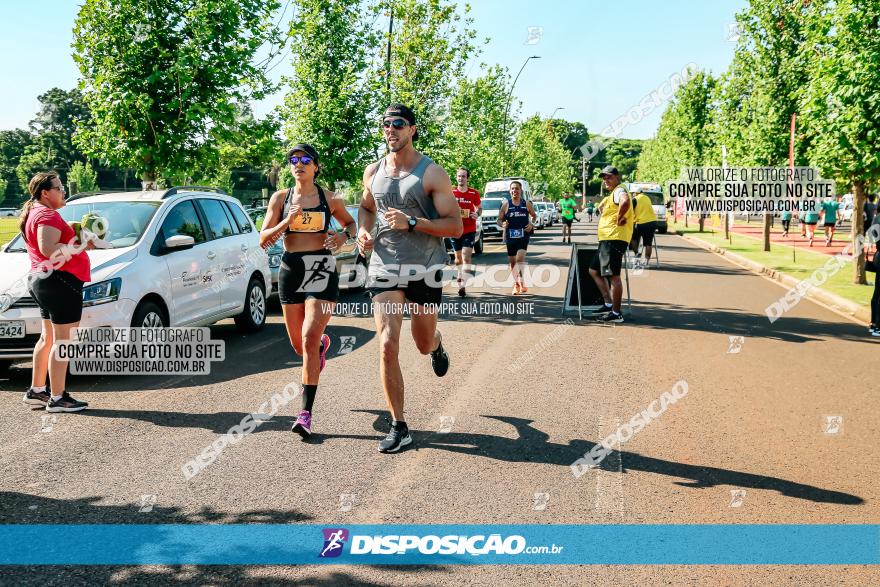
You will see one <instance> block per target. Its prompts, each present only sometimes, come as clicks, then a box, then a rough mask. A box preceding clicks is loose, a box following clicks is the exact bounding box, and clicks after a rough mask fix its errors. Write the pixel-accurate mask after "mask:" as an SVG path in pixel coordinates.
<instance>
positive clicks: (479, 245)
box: [474, 232, 483, 255]
mask: <svg viewBox="0 0 880 587" xmlns="http://www.w3.org/2000/svg"><path fill="white" fill-rule="evenodd" d="M482 254H483V233H482V232H481V233H480V236H479V237H477V242H475V243H474V255H482Z"/></svg>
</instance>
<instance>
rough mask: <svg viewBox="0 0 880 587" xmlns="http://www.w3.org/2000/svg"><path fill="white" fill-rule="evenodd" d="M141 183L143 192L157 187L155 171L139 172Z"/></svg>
mask: <svg viewBox="0 0 880 587" xmlns="http://www.w3.org/2000/svg"><path fill="white" fill-rule="evenodd" d="M141 185H142V186H143V190H144V191H145V192H147V191H154V190H157V189H159V186H158V185H157V184H156V172H155V171H144V172H143V173H142V174H141Z"/></svg>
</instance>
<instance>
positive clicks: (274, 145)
mask: <svg viewBox="0 0 880 587" xmlns="http://www.w3.org/2000/svg"><path fill="white" fill-rule="evenodd" d="M237 109H238V112H237V114H236V117H235V124H234V125H232V130H231V131H230V132H229V134H228V135H225V136H222V137H214V138H212V140H211V142H210V145H209V148H208V149H206V151H207V154H206V156H205V163H204V165H202V166H201V167H199V168H198V169H196V170H193V171H192V172H191V173H190V174H189V177H191V178H192V179H191V181H190V180H188V181H187V183H195V184H199V185H210V186H216V187H221V188H223V189H225V190H226V191H227V192H228V193H230V194H231V193H232V192H233V190H234V188H235V185H236V182H235V180H234V173H235V171H236V170H242V169H245V170H246V169H253V170H259V171H260V172H262V171H263V170H264V169H265V168H266V167H267V166H269V165H270V164H271V162H272V161H273V159H278V158H279V154H280V153H281V151H283V149H284V147H283V145H282V143H281V140H280V139H279V138H278V131H279V122H278V120H277V118H276V117H275V116H268V117H267V118H265V119H263V120H257V119H256V118H254V115H253V113H252V112H251V109H250V107H249V106H245V105H238V106H237Z"/></svg>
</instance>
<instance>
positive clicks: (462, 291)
mask: <svg viewBox="0 0 880 587" xmlns="http://www.w3.org/2000/svg"><path fill="white" fill-rule="evenodd" d="M466 295H467V292H466V291H465V290H464V288H463V287H460V288H458V297H460V298H463V297H464V296H466Z"/></svg>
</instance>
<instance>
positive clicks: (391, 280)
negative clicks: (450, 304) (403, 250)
mask: <svg viewBox="0 0 880 587" xmlns="http://www.w3.org/2000/svg"><path fill="white" fill-rule="evenodd" d="M443 279H444V270H443V269H442V268H437V269H435V270H433V271H432V272H431V274H430V276H428V277H422V278H415V277H398V276H392V275H387V276H376V277H373V276H371V277H370V279H369V280H368V282H367V284H368V287H367V291H368V293H369V295H370V297H371V298H375V297H376V296H378V295H381V294H383V293H385V292H389V291H402V292H403V297H405V298H406V300H407V301H408V302H412V303H413V304H422V305H424V304H432V305H439V304H440V303H441V302H442V301H443Z"/></svg>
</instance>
